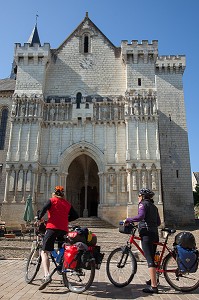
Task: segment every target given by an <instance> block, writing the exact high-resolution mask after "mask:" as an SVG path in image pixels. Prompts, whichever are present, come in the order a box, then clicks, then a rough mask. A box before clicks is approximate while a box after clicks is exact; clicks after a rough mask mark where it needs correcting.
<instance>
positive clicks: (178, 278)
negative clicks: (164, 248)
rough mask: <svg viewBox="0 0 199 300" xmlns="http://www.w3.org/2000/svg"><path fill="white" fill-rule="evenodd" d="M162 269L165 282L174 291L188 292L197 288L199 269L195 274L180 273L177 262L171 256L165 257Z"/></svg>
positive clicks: (198, 284) (198, 285)
mask: <svg viewBox="0 0 199 300" xmlns="http://www.w3.org/2000/svg"><path fill="white" fill-rule="evenodd" d="M163 269H164V276H165V279H166V281H167V282H168V283H169V285H170V286H172V287H173V288H174V289H175V290H178V291H183V292H190V291H193V290H195V289H197V288H198V287H199V269H197V271H196V272H195V273H180V272H179V271H178V265H177V262H176V260H175V258H174V257H173V256H172V255H171V254H168V255H167V256H166V257H165V260H164V264H163Z"/></svg>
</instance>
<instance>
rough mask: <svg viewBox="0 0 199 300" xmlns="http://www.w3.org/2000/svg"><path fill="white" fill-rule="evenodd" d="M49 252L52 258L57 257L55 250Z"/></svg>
mask: <svg viewBox="0 0 199 300" xmlns="http://www.w3.org/2000/svg"><path fill="white" fill-rule="evenodd" d="M51 254H52V256H53V257H54V258H57V256H58V254H57V251H56V250H53V251H51Z"/></svg>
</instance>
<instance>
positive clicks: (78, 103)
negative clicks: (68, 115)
mask: <svg viewBox="0 0 199 300" xmlns="http://www.w3.org/2000/svg"><path fill="white" fill-rule="evenodd" d="M81 99H82V94H81V93H77V95H76V104H77V106H76V108H80V103H81Z"/></svg>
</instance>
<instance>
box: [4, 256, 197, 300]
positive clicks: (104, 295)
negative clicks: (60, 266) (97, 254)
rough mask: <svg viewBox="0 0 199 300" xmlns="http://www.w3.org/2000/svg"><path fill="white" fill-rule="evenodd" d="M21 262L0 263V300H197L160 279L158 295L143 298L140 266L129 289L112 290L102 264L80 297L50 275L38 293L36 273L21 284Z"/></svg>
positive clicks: (144, 269) (142, 265)
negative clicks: (31, 282)
mask: <svg viewBox="0 0 199 300" xmlns="http://www.w3.org/2000/svg"><path fill="white" fill-rule="evenodd" d="M24 268H25V260H22V259H15V260H13V259H12V260H0V270H1V273H0V299H4V300H8V299H11V300H18V299H21V300H28V299H35V300H36V299H37V300H38V299H49V300H51V299H56V300H60V299H68V300H99V299H117V300H127V299H139V300H141V299H142V300H143V299H145V298H146V297H149V299H150V297H151V299H153V300H156V299H157V300H166V299H167V300H170V299H171V300H188V299H190V300H196V299H199V289H198V290H196V291H194V292H192V293H189V294H183V293H180V292H176V291H174V290H173V289H172V288H170V287H169V286H168V284H167V283H166V281H165V280H164V278H160V287H159V294H158V295H153V296H152V295H146V294H144V293H143V292H142V289H143V287H144V282H145V280H146V279H148V274H147V267H146V264H145V263H144V262H139V263H138V272H137V274H136V275H135V277H134V279H133V281H132V283H131V284H129V286H127V287H125V288H121V289H120V288H116V287H115V286H113V285H112V284H111V283H110V282H109V280H108V278H107V275H106V270H105V263H103V264H102V266H101V269H100V270H96V275H95V280H94V282H93V285H92V286H91V287H90V289H89V290H88V291H87V292H85V293H83V294H74V293H71V292H69V291H68V290H67V288H65V287H63V285H62V284H61V276H59V275H56V274H55V275H54V277H53V281H52V282H51V283H50V285H49V286H48V287H46V289H45V290H43V291H39V290H38V287H39V285H40V283H41V282H40V279H41V278H42V272H41V271H40V272H39V273H38V275H37V277H36V278H35V280H34V281H33V284H30V285H29V284H27V283H26V282H25V281H24Z"/></svg>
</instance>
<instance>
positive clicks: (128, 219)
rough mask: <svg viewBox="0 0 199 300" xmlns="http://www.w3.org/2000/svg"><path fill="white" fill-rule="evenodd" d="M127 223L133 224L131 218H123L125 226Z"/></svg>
mask: <svg viewBox="0 0 199 300" xmlns="http://www.w3.org/2000/svg"><path fill="white" fill-rule="evenodd" d="M129 224H133V218H126V219H125V220H124V226H127V225H129Z"/></svg>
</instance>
